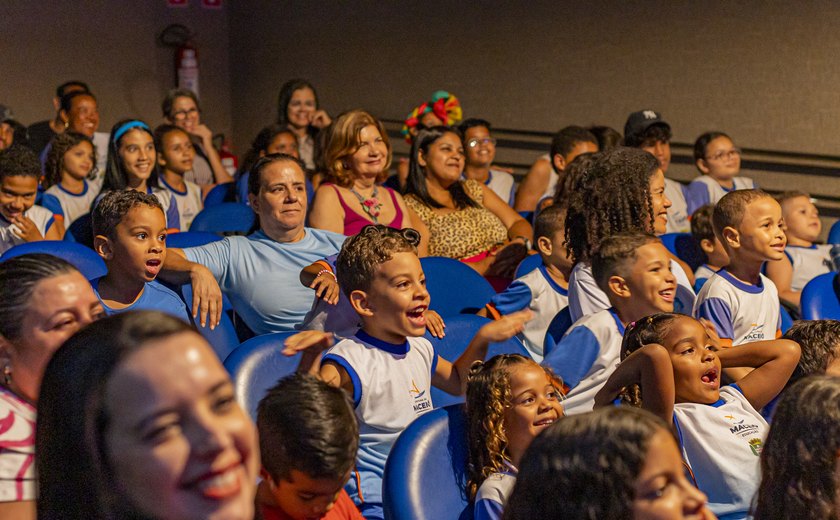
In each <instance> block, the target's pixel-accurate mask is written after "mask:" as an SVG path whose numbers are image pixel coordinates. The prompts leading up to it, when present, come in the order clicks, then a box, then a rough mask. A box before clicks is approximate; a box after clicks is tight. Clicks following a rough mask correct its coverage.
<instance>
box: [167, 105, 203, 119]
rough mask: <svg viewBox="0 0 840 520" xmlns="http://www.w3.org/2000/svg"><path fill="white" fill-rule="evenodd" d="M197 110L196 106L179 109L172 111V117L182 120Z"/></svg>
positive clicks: (196, 112)
mask: <svg viewBox="0 0 840 520" xmlns="http://www.w3.org/2000/svg"><path fill="white" fill-rule="evenodd" d="M198 112H199V110H198V109H197V108H196V107H192V108H191V109H189V110H179V111H177V112H172V119H174V120H176V121H182V120H184V119H186V118H187V116H191V115H193V114H198Z"/></svg>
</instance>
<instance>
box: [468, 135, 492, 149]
mask: <svg viewBox="0 0 840 520" xmlns="http://www.w3.org/2000/svg"><path fill="white" fill-rule="evenodd" d="M480 145H484V146H488V145H492V146H496V138H495V137H484V138H482V139H479V138H478V137H476V138H474V139H470V140H469V141H467V146H469V147H470V148H478V147H479V146H480Z"/></svg>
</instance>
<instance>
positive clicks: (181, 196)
mask: <svg viewBox="0 0 840 520" xmlns="http://www.w3.org/2000/svg"><path fill="white" fill-rule="evenodd" d="M160 183H161V185H162V186H163V187H164V188H166V189H167V190H169V192H170V193H171V194H172V196H173V197H175V200H176V201H177V204H178V217H179V220H180V221H181V222H180V224H181V231H189V230H190V224H192V221H193V219H194V218H195V216H196V215H198V213H199V212H200V211H201V210H202V209H204V203H203V202H202V200H201V188H199V187H198V184H195V183H194V182H190V181H184V185H185V186H186V188H187V189H186V191H178V190H176V189H175V188H173V187H172V186H170V185H169V183H167V182H166V180H165V179H164V178H163V177H161V178H160Z"/></svg>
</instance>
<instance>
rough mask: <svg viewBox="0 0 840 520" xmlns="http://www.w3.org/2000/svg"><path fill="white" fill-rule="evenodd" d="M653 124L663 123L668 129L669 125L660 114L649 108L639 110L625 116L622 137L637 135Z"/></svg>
mask: <svg viewBox="0 0 840 520" xmlns="http://www.w3.org/2000/svg"><path fill="white" fill-rule="evenodd" d="M653 125H665V126H667V127H668V130H670V129H671V125H669V124H668V123H666V122H665V121H664V120H663V119H662V114H660V113H659V112H656V111H654V110H651V109H647V110H639V111H638V112H633V113H632V114H630V115H629V116H627V122H626V123H624V138H625V139H626V138H627V137H629V136H637V135H639V134H641V133H643V132H644V131H645V130H647V129H648V128H650V127H651V126H653Z"/></svg>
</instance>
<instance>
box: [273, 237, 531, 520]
mask: <svg viewBox="0 0 840 520" xmlns="http://www.w3.org/2000/svg"><path fill="white" fill-rule="evenodd" d="M419 239H420V237H419V234H418V233H417V232H416V231H414V230H413V229H403V230H397V229H392V228H389V227H386V226H382V225H371V226H367V227H365V228H364V229H363V230H362V231H361V232H360V233H359V234H357V235H355V236H353V237H350V238H348V239H347V241H345V242H344V245H343V246H342V248H341V252H340V253H339V255H338V259H337V261H336V275H337V277H338V285H339V287H341V290H342V291H343V292H344V294H345V296H347V298H348V299H349V300H350V303H351V305H352V306H353V309H355V311H356V313H358V315H359V317H360V319H361V322H362V328H361V329H360V330H359V331H358V332H357V333H356V335H355V336H353V337H350V338H346V339H343V340H341V341H339V342H338V343H337V344H336V345H335V346H333V347H332V348H330V349H329V350H327V352H326V353H325V354H324V356H323V359H322V360H321V367H320V372H319V373H320V376H321V378H322V379H324V380H325V381H326V382H327V383H329V384H331V385H334V386H339V387H341V388H343V389H344V390H346V391H347V393H348V394H350V395H351V396H352V399H353V404H354V407H355V411H356V416H357V418H358V419H359V429H360V432H361V433H360V439H359V450H358V456H357V459H356V467H355V469H354V470H353V473H352V477H351V478H350V481H349V482H348V484H347V488H346V489H347V492H348V493H349V494H350V496H351V498H353V501H354V502H355V503H356V505H358V506H359V509H360V511H361V512H362V514H363V515H364V517H365V518H366V519H368V520H371V519H381V518H384V511H383V508H382V476H383V472H384V469H385V461H386V459H387V458H388V453H389V452H390V451H391V447H392V446H393V444H394V442H395V441H396V439H397V437H398V436H399V434H400V433H401V432H402V431H403V430H404V429H405V428H406V427H407V426H408V425H409V424H410V423H411V422H412V421H413V420H414V419H416V418H417V417H418V416H420V415H422V414H424V413H426V412H429V411H431V410H432V402H431V398H430V390H431V385H435V386H437V387H438V388H440V389H442V390H444V391H445V392H447V393H450V394H453V395H462V394H463V393H464V390H465V388H466V381H467V376H468V374H469V368H470V365H471V364H472V363H473V361H476V360H479V359H484V358H485V356H486V355H487V347H488V345H489V344H490V343H491V342H495V341H504V340H506V339H508V338H511V337H512V336H514V335H516V334H518V333H519V332H522V328H523V324H524V322H525V321H527V320H528V318H529V317H530V314H531V313H530V311H527V310H526V311H521V312H518V313H513V314H510V315H508V316H505V317H503V318H502V319H500V320H498V321H493V322H491V323H488V324H487V325H484V326H483V327H481V329H479V331H478V332H477V333H476V335H475V337H474V338H473V339H472V341H471V342H470V344H469V345H468V346H467V348H466V350H465V351H464V353H463V354H461V356H459V357H458V359H456V360H455V361H454V362H449V361H447V360H446V359H443V358H442V357H440V356H438V355H437V353H436V352H435V350H434V348H433V347H432V344H431V343H430V342H429V341H428V340H426V339H425V338H423V337H422V335H423V333H424V332H425V330H426V318H425V313H426V310H427V309H428V308H429V293H428V291H427V290H426V284H425V281H426V279H425V275H424V274H423V269H422V267H421V265H420V259H419V258H418V257H417V244H418V243H419ZM300 336H304V337H309V338H314V339H313V340H312V341H311V342H310V343H309V345H305V344H302V343H300V344H298V346H297V347H296V348H297V350H303V349H306V348H308V346H311V345H312V344H315V343H317V344H319V345H320V346H321V347H323V345H324V344H325V343H326V342H328V339H327V338H326V337H325V335H324V333H321V332H317V331H307V332H305V333H301V335H300ZM289 343H290V342H289V341H287V343H286V352H287V353H290V354H291V350H292V348H291V347H290V344H289ZM313 350H314V349H313ZM313 350H309V351H307V353H311V352H312V351H313ZM301 365H302V367H301V370H304V369H305V367H304V366H303V365H304V363H303V362H301Z"/></svg>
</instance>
